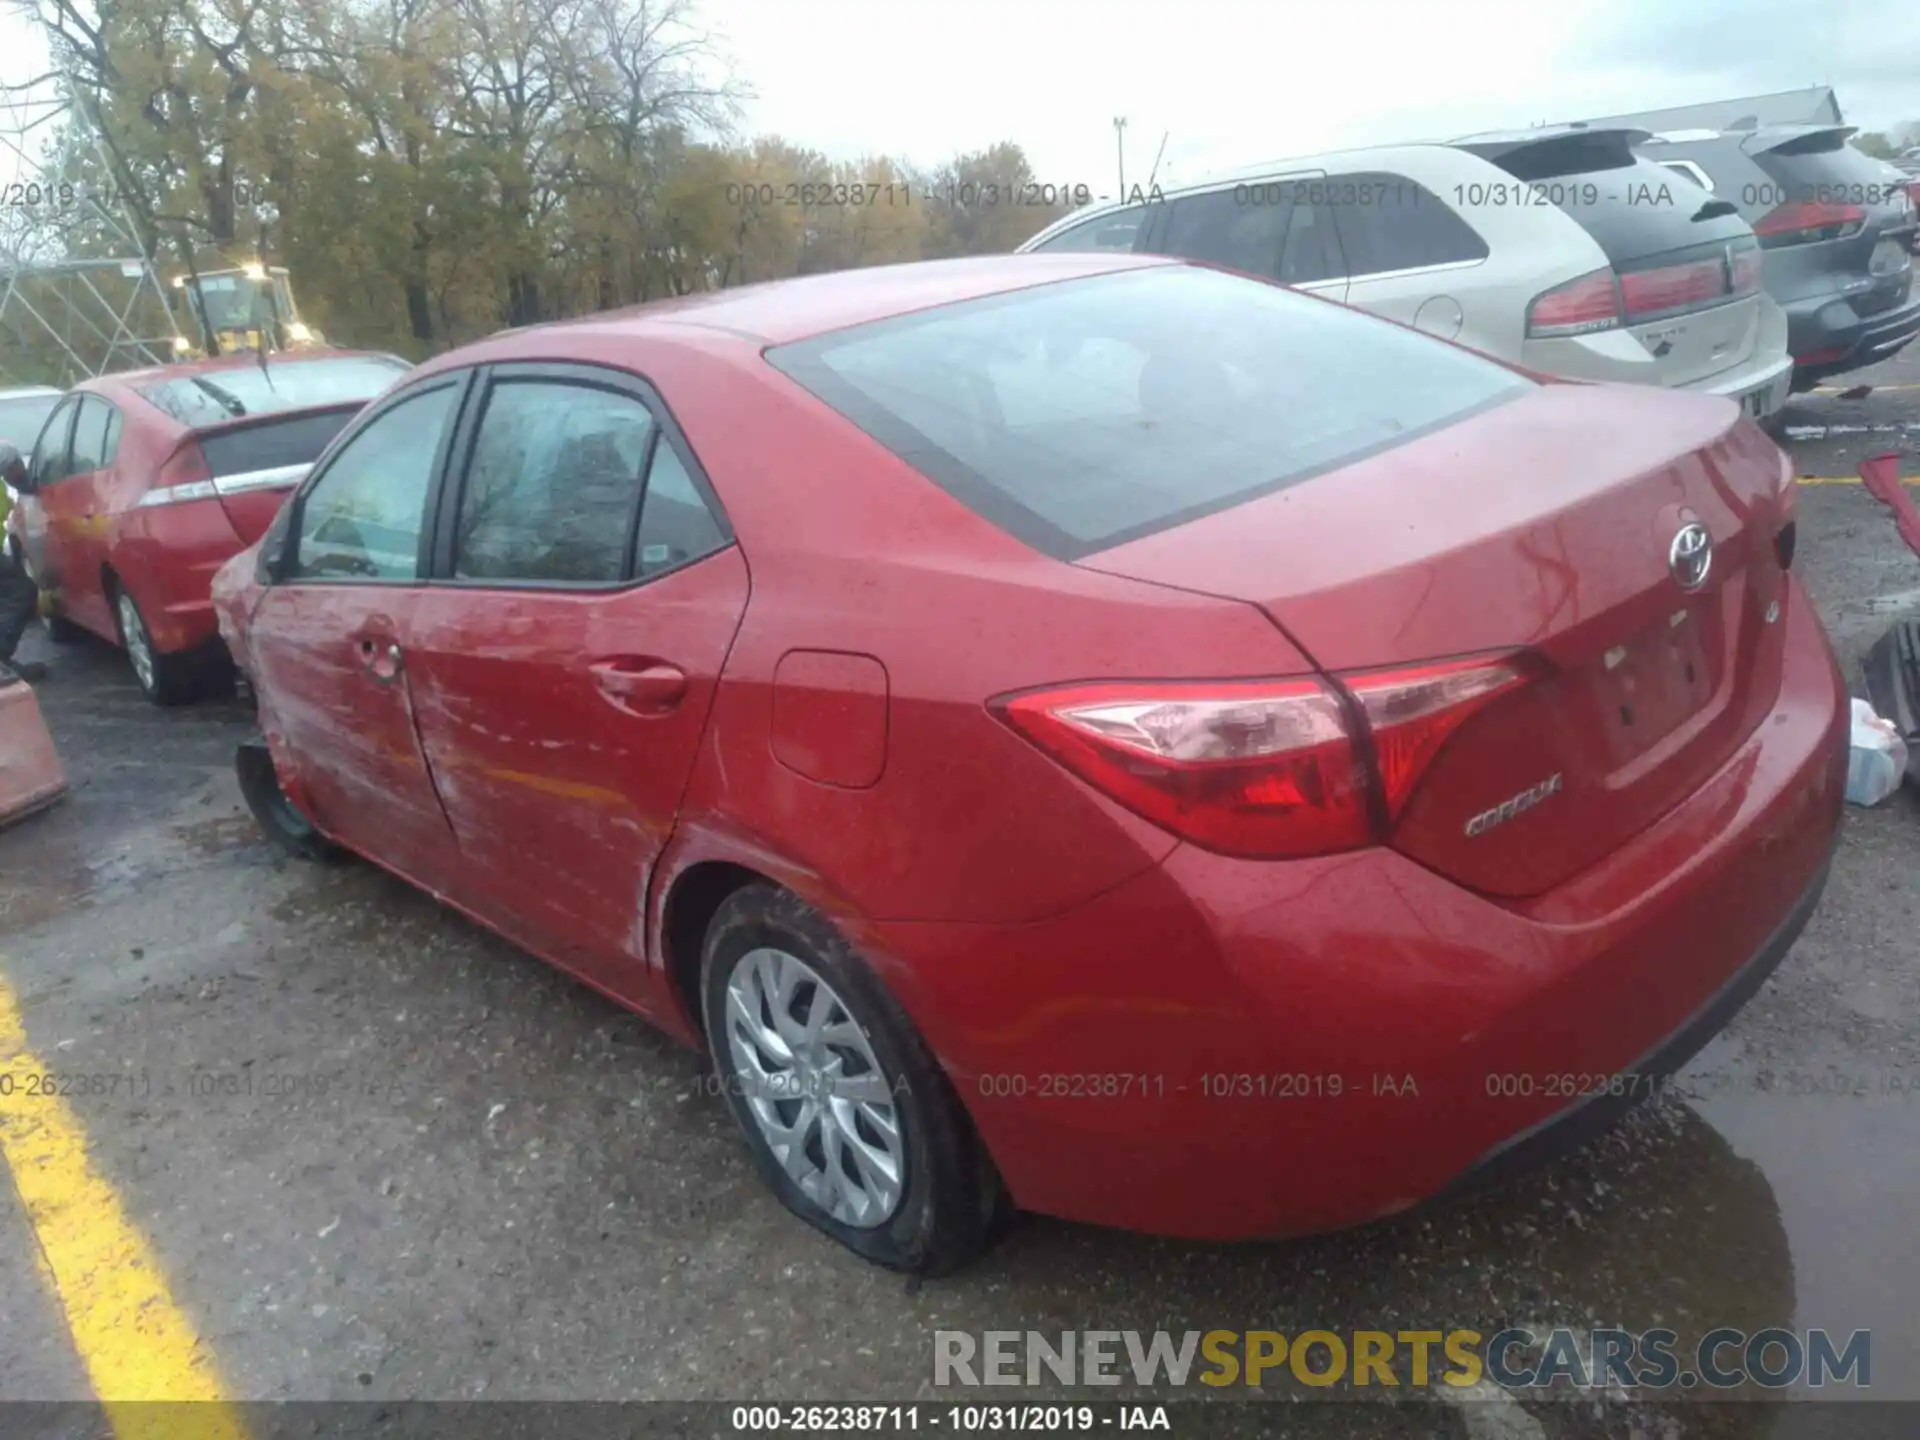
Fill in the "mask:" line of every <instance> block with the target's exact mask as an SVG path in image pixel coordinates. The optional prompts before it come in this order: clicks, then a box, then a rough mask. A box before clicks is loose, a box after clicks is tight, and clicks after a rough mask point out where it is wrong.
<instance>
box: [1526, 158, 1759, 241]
mask: <svg viewBox="0 0 1920 1440" xmlns="http://www.w3.org/2000/svg"><path fill="white" fill-rule="evenodd" d="M1490 158H1492V159H1493V163H1494V164H1496V165H1498V166H1499V167H1500V168H1501V169H1502V170H1505V171H1506V172H1507V173H1508V174H1509V175H1512V176H1514V177H1515V178H1516V179H1520V180H1529V181H1532V182H1533V193H1535V194H1537V195H1539V196H1540V197H1541V198H1542V199H1543V200H1544V201H1545V202H1546V203H1548V204H1552V205H1557V206H1558V207H1559V208H1560V209H1561V210H1563V211H1565V212H1566V213H1567V214H1568V215H1571V216H1572V217H1573V218H1574V219H1575V220H1577V221H1579V222H1580V226H1581V228H1582V229H1584V230H1585V231H1586V232H1587V233H1588V234H1589V235H1591V236H1592V237H1593V238H1594V239H1595V241H1597V242H1598V243H1599V246H1600V248H1601V249H1602V250H1603V251H1605V252H1606V256H1607V260H1608V261H1609V262H1610V263H1611V264H1612V265H1613V266H1614V268H1615V269H1628V270H1630V269H1634V268H1636V266H1637V265H1638V263H1639V262H1641V261H1645V260H1650V259H1653V258H1655V257H1666V256H1671V255H1672V252H1674V251H1676V250H1685V249H1687V248H1688V247H1690V246H1695V245H1702V246H1704V245H1710V244H1711V245H1715V246H1720V245H1726V244H1728V243H1730V242H1735V241H1740V240H1750V239H1751V238H1752V235H1753V229H1752V227H1751V226H1750V225H1748V224H1747V222H1746V221H1745V220H1743V219H1742V218H1741V217H1740V213H1739V210H1738V209H1737V208H1736V207H1735V206H1734V205H1733V204H1732V203H1731V202H1729V201H1727V200H1725V199H1723V198H1718V197H1716V196H1714V195H1713V194H1712V192H1710V191H1707V190H1703V189H1702V188H1701V187H1700V186H1699V185H1697V184H1695V183H1694V182H1693V181H1692V180H1689V179H1688V178H1687V177H1686V176H1684V175H1679V174H1676V173H1675V172H1674V171H1672V170H1669V169H1668V168H1667V167H1666V166H1664V165H1656V164H1655V163H1654V162H1653V161H1651V160H1643V159H1641V158H1639V157H1638V156H1636V155H1635V154H1634V153H1633V151H1631V150H1630V149H1628V148H1627V146H1626V144H1625V142H1624V141H1606V140H1603V139H1601V138H1600V137H1593V138H1591V139H1589V138H1585V137H1569V138H1568V139H1567V140H1564V141H1557V142H1552V143H1546V144H1540V145H1529V146H1526V147H1525V148H1523V149H1520V150H1516V151H1514V152H1512V153H1511V154H1508V155H1502V156H1496V157H1490Z"/></svg>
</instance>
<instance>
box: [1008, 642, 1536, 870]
mask: <svg viewBox="0 0 1920 1440" xmlns="http://www.w3.org/2000/svg"><path fill="white" fill-rule="evenodd" d="M1521 681H1522V675H1521V672H1520V671H1519V669H1518V668H1517V667H1515V666H1514V665H1513V664H1512V663H1510V662H1508V661H1505V660H1496V661H1488V660H1484V659H1479V660H1467V661H1457V662H1444V663H1440V664H1434V665H1423V666H1417V667H1410V668H1406V669H1396V670H1391V671H1374V672H1369V673H1364V674H1354V675H1349V676H1345V677H1342V681H1341V683H1342V684H1343V685H1344V687H1345V688H1346V689H1347V690H1348V692H1349V693H1350V694H1351V695H1352V697H1353V699H1354V700H1355V701H1356V702H1357V703H1358V706H1359V709H1360V713H1361V715H1362V716H1363V717H1364V723H1365V733H1364V734H1361V735H1358V736H1356V734H1355V732H1354V729H1353V726H1352V724H1351V723H1350V721H1349V718H1348V717H1349V711H1348V707H1347V705H1346V704H1345V703H1344V701H1343V699H1342V697H1341V696H1340V695H1339V694H1338V693H1337V691H1336V690H1335V688H1334V686H1332V685H1330V684H1328V683H1327V682H1325V681H1322V680H1317V679H1287V680H1221V681H1192V680H1188V681H1105V682H1098V683H1090V684H1085V685H1071V686H1065V687H1062V688H1060V689H1056V690H1046V691H1038V692H1032V693H1029V694H1025V695H1015V696H1011V697H1007V698H1004V699H1001V700H997V701H995V702H994V703H993V709H994V710H995V711H996V712H997V713H999V714H1000V715H1001V716H1002V718H1004V719H1005V720H1006V721H1007V722H1008V723H1009V724H1010V725H1012V726H1013V728H1014V729H1016V730H1018V731H1019V732H1020V733H1021V734H1022V735H1024V736H1026V738H1027V739H1029V740H1031V741H1032V742H1033V743H1034V744H1035V745H1037V746H1038V747H1039V748H1040V749H1041V750H1043V751H1045V752H1046V753H1047V754H1049V755H1051V756H1052V757H1053V758H1054V759H1055V760H1057V761H1059V762H1060V763H1061V764H1062V765H1064V766H1066V767H1067V768H1068V769H1069V770H1071V771H1072V772H1073V773H1074V774H1076V775H1078V776H1079V777H1080V778H1081V779H1082V780H1084V781H1086V782H1087V783H1088V784H1089V785H1092V786H1093V787H1094V788H1095V789H1097V790H1099V791H1101V792H1102V793H1104V794H1106V795H1108V796H1110V797H1112V798H1113V799H1114V800H1117V801H1118V802H1119V803H1120V804H1122V805H1125V806H1126V807H1127V808H1128V809H1129V810H1133V811H1135V812H1137V813H1138V814H1140V815H1143V816H1145V817H1146V818H1147V819H1149V820H1151V821H1153V822H1154V823H1155V824H1157V825H1161V826H1164V827H1165V828H1166V829H1168V830H1171V831H1172V832H1173V833H1174V834H1176V835H1179V836H1181V837H1182V838H1183V839H1186V840H1191V841H1192V842H1193V843H1194V844H1196V845H1199V846H1201V847H1202V848H1204V849H1207V850H1214V851H1218V852H1220V853H1222V854H1227V855H1240V856H1246V857H1249V858H1258V859H1283V858H1289V857H1298V856H1304V855H1325V854H1331V853H1334V852H1337V851H1341V850H1352V849H1356V848H1358V847H1359V846H1362V845H1367V844H1370V843H1373V842H1374V841H1376V840H1378V839H1379V838H1381V837H1380V835H1379V834H1378V830H1377V826H1376V824H1375V809H1374V806H1375V797H1376V796H1377V797H1378V802H1379V804H1380V805H1381V806H1382V807H1383V808H1384V814H1385V817H1386V819H1387V820H1388V822H1389V823H1391V821H1392V820H1393V819H1394V818H1396V817H1397V816H1398V815H1399V814H1400V812H1401V810H1402V809H1403V808H1404V807H1405V805H1406V801H1407V797H1408V796H1409V795H1411V794H1412V793H1413V788H1414V786H1415V785H1416V784H1417V783H1418V781H1419V779H1420V777H1421V775H1422V774H1423V773H1425V771H1426V769H1427V767H1428V766H1429V765H1430V764H1431V763H1432V762H1433V757H1434V756H1435V755H1436V754H1438V753H1439V751H1440V747H1441V746H1442V745H1443V744H1444V743H1445V742H1446V740H1447V737H1448V736H1449V735H1451V734H1452V733H1453V732H1454V731H1455V730H1456V729H1457V728H1458V727H1459V726H1460V724H1461V722H1462V721H1464V720H1465V719H1466V718H1467V717H1468V716H1469V715H1471V714H1472V713H1473V712H1474V711H1475V710H1477V709H1479V708H1480V707H1481V706H1482V705H1484V704H1486V703H1487V702H1488V701H1489V700H1491V699H1493V697H1494V696H1496V695H1498V694H1500V693H1502V692H1503V691H1505V690H1507V689H1509V688H1511V687H1512V686H1514V685H1518V684H1520V683H1521Z"/></svg>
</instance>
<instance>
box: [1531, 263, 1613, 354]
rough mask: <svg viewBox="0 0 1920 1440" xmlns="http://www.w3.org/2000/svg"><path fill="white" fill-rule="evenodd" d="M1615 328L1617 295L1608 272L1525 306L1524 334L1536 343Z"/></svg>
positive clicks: (1599, 272) (1572, 282)
mask: <svg viewBox="0 0 1920 1440" xmlns="http://www.w3.org/2000/svg"><path fill="white" fill-rule="evenodd" d="M1619 324H1620V291H1619V287H1618V285H1617V284H1616V283H1615V280H1614V274H1613V271H1611V270H1595V271H1594V272H1593V273H1592V274H1590V275H1582V276H1581V277H1580V278H1579V279H1578V280H1569V281H1568V282H1567V283H1566V284H1564V285H1556V286H1554V288H1553V289H1551V290H1548V291H1545V292H1544V293H1542V294H1540V295H1536V296H1535V297H1534V300H1533V303H1532V304H1531V305H1529V306H1527V334H1528V336H1529V337H1530V338H1532V339H1536V340H1538V339H1546V338H1549V337H1551V336H1556V335H1586V334H1590V333H1592V332H1593V331H1596V330H1612V329H1615V328H1617V327H1618V326H1619Z"/></svg>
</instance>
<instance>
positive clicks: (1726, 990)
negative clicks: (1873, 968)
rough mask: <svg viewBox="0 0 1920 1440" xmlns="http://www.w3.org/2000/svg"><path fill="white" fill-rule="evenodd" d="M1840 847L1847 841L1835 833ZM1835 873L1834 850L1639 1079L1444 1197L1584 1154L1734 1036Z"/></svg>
mask: <svg viewBox="0 0 1920 1440" xmlns="http://www.w3.org/2000/svg"><path fill="white" fill-rule="evenodd" d="M1834 841H1835V846H1836V848H1837V845H1838V841H1839V834H1838V832H1837V831H1836V832H1835V834H1834ZM1832 868H1833V854H1832V851H1831V850H1829V852H1828V855H1827V859H1826V861H1825V862H1824V863H1823V864H1822V865H1821V866H1820V870H1819V872H1818V873H1817V874H1816V875H1815V876H1814V878H1813V882H1812V883H1811V884H1810V885H1808V886H1807V888H1806V891H1805V892H1804V893H1803V894H1802V895H1801V896H1800V899H1799V901H1798V903H1796V904H1795V905H1794V907H1793V909H1792V911H1790V912H1789V913H1788V915H1787V917H1786V919H1785V920H1783V921H1781V923H1780V928H1779V929H1777V930H1775V931H1774V932H1773V934H1772V935H1770V936H1768V937H1767V941H1766V943H1765V944H1764V945H1762V946H1761V947H1760V950H1759V953H1758V954H1756V955H1755V956H1754V957H1753V958H1752V959H1751V960H1749V961H1748V962H1747V963H1746V964H1745V965H1743V966H1742V967H1741V968H1740V969H1739V970H1737V971H1736V972H1735V973H1734V974H1733V976H1732V977H1731V978H1730V979H1729V980H1728V981H1727V983H1726V984H1725V985H1723V986H1721V987H1720V989H1719V991H1718V992H1716V993H1715V994H1714V996H1713V997H1712V998H1711V999H1709V1000H1708V1001H1707V1002H1706V1003H1705V1004H1704V1005H1702V1006H1701V1007H1700V1009H1699V1010H1697V1011H1695V1012H1694V1014H1693V1015H1692V1016H1691V1017H1690V1018H1689V1019H1688V1020H1687V1022H1686V1023H1685V1024H1684V1025H1682V1026H1681V1027H1680V1028H1679V1029H1678V1030H1676V1031H1674V1032H1673V1033H1672V1034H1671V1035H1669V1036H1668V1037H1667V1038H1666V1039H1665V1040H1663V1041H1661V1042H1660V1044H1658V1045H1657V1046H1655V1047H1654V1048H1653V1049H1652V1050H1650V1051H1648V1052H1647V1053H1646V1054H1645V1055H1643V1056H1641V1057H1640V1058H1639V1059H1638V1060H1636V1061H1635V1062H1634V1063H1633V1064H1631V1065H1629V1066H1627V1067H1626V1068H1625V1069H1624V1070H1623V1071H1621V1075H1622V1077H1623V1080H1624V1079H1625V1078H1626V1077H1631V1083H1623V1084H1622V1086H1620V1087H1619V1088H1617V1089H1608V1090H1596V1091H1595V1092H1594V1093H1592V1094H1589V1095H1587V1096H1585V1097H1584V1098H1582V1099H1580V1100H1576V1101H1575V1102H1574V1103H1573V1104H1572V1105H1569V1106H1568V1107H1567V1108H1566V1109H1565V1110H1562V1111H1561V1112H1560V1113H1559V1114H1557V1115H1554V1116H1551V1117H1550V1118H1548V1119H1546V1120H1543V1121H1541V1122H1540V1123H1539V1124H1538V1125H1536V1126H1534V1127H1533V1128H1532V1129H1531V1130H1526V1131H1522V1132H1521V1133H1520V1134H1518V1135H1514V1136H1511V1137H1509V1138H1508V1139H1506V1140H1503V1141H1501V1142H1500V1143H1499V1144H1498V1145H1496V1146H1494V1148H1493V1149H1492V1150H1490V1151H1488V1152H1487V1153H1486V1154H1485V1155H1483V1156H1481V1157H1480V1158H1479V1159H1478V1160H1476V1161H1475V1162H1474V1163H1473V1165H1472V1166H1471V1167H1470V1168H1469V1169H1468V1170H1466V1171H1465V1172H1463V1173H1462V1174H1461V1175H1459V1176H1458V1177H1457V1178H1456V1179H1455V1180H1454V1181H1453V1183H1452V1184H1451V1185H1449V1186H1448V1187H1447V1188H1446V1190H1444V1191H1443V1192H1441V1193H1442V1194H1447V1195H1450V1194H1455V1193H1457V1192H1460V1191H1464V1190H1470V1189H1475V1188H1478V1187H1479V1186H1482V1185H1486V1184H1490V1183H1492V1182H1494V1181H1497V1180H1501V1179H1504V1178H1506V1177H1508V1176H1511V1175H1516V1174H1520V1173H1523V1172H1524V1171H1527V1170H1530V1169H1532V1168H1533V1167H1534V1166H1535V1165H1539V1164H1543V1163H1545V1162H1546V1161H1547V1160H1549V1159H1551V1158H1553V1157H1554V1156H1555V1155H1560V1154H1565V1153H1567V1152H1568V1151H1572V1150H1577V1149H1579V1148H1580V1147H1581V1146H1582V1145H1584V1144H1586V1143H1587V1142H1588V1141H1589V1140H1592V1139H1594V1138H1595V1137H1596V1136H1599V1135H1602V1134H1604V1133H1605V1132H1606V1131H1607V1130H1608V1129H1609V1128H1611V1127H1612V1126H1613V1125H1614V1124H1615V1123H1616V1122H1617V1121H1619V1120H1620V1119H1621V1118H1622V1117H1623V1116H1624V1115H1625V1114H1626V1113H1627V1112H1628V1111H1629V1110H1631V1109H1633V1108H1634V1107H1635V1106H1636V1105H1639V1104H1641V1103H1643V1102H1644V1101H1646V1100H1649V1099H1651V1098H1652V1097H1653V1093H1654V1090H1655V1088H1656V1087H1657V1086H1658V1085H1659V1083H1660V1082H1661V1081H1663V1080H1665V1079H1667V1078H1668V1077H1669V1076H1672V1075H1675V1074H1678V1073H1679V1071H1680V1069H1681V1067H1682V1066H1684V1065H1685V1064H1686V1063H1687V1062H1688V1061H1689V1060H1691V1059H1692V1058H1693V1057H1694V1056H1695V1055H1698V1054H1699V1053H1700V1051H1701V1050H1702V1049H1703V1048H1705V1046H1706V1044H1707V1042H1708V1041H1710V1040H1712V1039H1713V1037H1714V1036H1716V1035H1718V1034H1719V1033H1720V1032H1721V1031H1722V1030H1724V1029H1726V1027H1727V1025H1728V1023H1729V1022H1730V1021H1731V1020H1732V1019H1733V1017H1734V1016H1735V1015H1736V1014H1738V1013H1739V1010H1740V1007H1741V1006H1743V1005H1745V1004H1746V1003H1747V1001H1749V1000H1750V999H1752V998H1753V996H1754V994H1755V992H1757V991H1758V990H1759V989H1760V987H1761V986H1762V985H1764V984H1766V982H1767V980H1768V978H1769V977H1770V976H1771V975H1772V974H1773V972H1774V971H1775V970H1777V969H1779V968H1780V962H1781V961H1782V960H1785V959H1786V958H1787V952H1788V951H1789V950H1791V949H1793V942H1794V941H1796V940H1798V939H1799V938H1800V932H1801V931H1802V930H1804V929H1806V928H1807V921H1809V920H1811V919H1812V918H1813V912H1814V910H1815V909H1816V908H1818V906H1819V904H1820V897H1821V895H1822V894H1824V893H1825V891H1826V888H1827V876H1828V874H1829V873H1831V871H1832Z"/></svg>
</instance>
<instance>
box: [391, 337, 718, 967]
mask: <svg viewBox="0 0 1920 1440" xmlns="http://www.w3.org/2000/svg"><path fill="white" fill-rule="evenodd" d="M668 431H669V427H668V426H667V424H666V422H665V414H664V410H663V409H660V408H659V406H658V402H657V400H656V399H655V398H654V397H653V396H652V394H651V393H650V392H649V391H647V390H646V389H645V387H643V386H641V385H640V384H638V382H635V381H633V380H631V379H629V378H627V377H624V376H621V375H619V374H618V373H617V372H611V371H600V370H596V369H593V368H590V367H576V366H567V367H556V366H510V367H501V368H499V369H498V370H496V371H495V372H493V374H492V376H491V377H490V379H489V381H488V387H487V397H486V401H485V406H484V409H482V410H481V412H480V416H479V420H478V426H477V430H476V432H475V434H474V438H473V442H472V446H471V451H470V453H471V456H472V458H471V461H470V463H469V464H468V466H467V469H466V473H465V477H464V481H463V483H462V485H461V486H460V489H459V491H458V495H457V498H456V496H455V492H454V489H453V487H452V486H451V485H449V488H448V496H449V498H448V502H447V518H446V520H445V521H444V522H443V526H442V534H441V542H440V547H441V548H440V553H439V555H438V557H437V562H436V572H435V581H434V584H433V585H432V586H431V587H430V588H429V589H428V590H426V591H425V592H424V593H423V597H422V599H421V600H420V602H419V605H418V607H417V608H416V609H415V611H414V612H413V615H412V620H411V627H410V638H409V641H408V644H407V670H408V674H409V675H410V676H411V677H412V682H413V687H414V689H413V693H414V701H415V704H416V706H417V710H418V716H419V721H420V732H421V738H422V741H423V742H424V745H425V749H426V755H427V760H428V763H429V764H430V766H431V768H432V770H433V773H434V776H435V778H436V779H437V781H438V782H439V787H440V794H441V796H442V798H443V800H444V802H445V805H446V811H447V814H448V816H449V818H450V819H451V820H452V822H453V828H454V832H455V834H456V836H457V837H458V841H459V845H460V850H461V855H462V860H463V865H464V870H463V876H462V878H463V881H464V882H465V883H466V884H467V885H468V887H469V889H468V891H467V893H465V894H463V895H462V896H461V899H462V902H463V903H464V904H466V905H468V906H469V907H470V908H472V909H473V910H475V912H476V913H479V914H482V915H484V916H485V917H486V918H488V919H490V920H492V921H493V922H494V923H495V924H498V925H500V926H501V928H503V929H505V930H507V931H508V932H509V933H511V934H513V935H515V936H516V937H517V938H520V939H522V940H523V942H524V943H526V944H527V945H529V946H531V947H532V948H534V949H537V950H539V951H541V952H542V953H543V954H546V955H548V956H550V957H552V958H553V959H555V960H558V961H560V962H561V963H563V964H567V965H569V966H571V967H572V968H574V969H576V970H579V971H581V972H582V973H584V974H586V975H588V976H589V977H590V978H592V979H594V980H596V981H598V982H599V983H601V984H603V985H605V986H607V987H608V988H610V989H613V990H616V991H618V992H620V993H622V994H624V995H626V996H627V997H628V998H629V999H631V1000H633V1001H634V1002H635V1003H639V1004H645V1003H646V998H645V996H644V995H641V994H638V993H636V987H637V985H638V984H639V982H640V977H641V975H642V974H643V973H644V972H643V971H642V969H641V967H640V966H639V965H638V964H637V962H638V961H639V960H640V958H641V957H642V955H643V945H642V939H641V937H642V935H643V933H644V927H643V925H642V921H641V917H642V914H643V911H644V905H645V896H646V892H647V880H648V876H649V874H650V872H651V869H652V866H653V864H654V862H655V861H656V860H657V859H658V857H659V855H660V852H661V850H662V849H663V847H664V846H665V844H666V841H667V838H668V836H669V835H670V833H671V832H672V828H673V823H674V818H675V815H676V812H677V811H678V808H679V803H680V796H681V793H682V792H683V791H684V789H685V787H686V781H687V776H688V774H689V773H690V771H691V769H692V766H693V760H694V754H695V751H696V750H697V748H698V746H699V743H700V737H701V734H702V731H703V729H704V727H705V724H706V717H707V711H708V708H709V706H710V704H711V701H712V697H713V692H714V689H715V686H716V683H717V681H718V678H719V674H720V670H721V666H722V665H723V663H724V662H725V659H726V655H727V651H728V649H729V647H730V646H731V645H732V643H733V636H734V632H735V630H736V629H737V628H738V626H739V622H740V617H741V615H742V614H743V613H744V611H745V608H746V600H747V573H746V565H745V563H744V561H743V560H742V559H741V557H740V552H739V549H738V547H736V546H734V545H732V544H731V543H730V537H729V536H728V534H727V531H726V529H725V526H724V521H723V520H722V519H721V518H720V512H719V509H718V506H717V505H716V504H714V503H713V502H712V501H711V499H710V497H709V495H708V493H707V491H706V489H705V485H704V481H703V480H702V479H699V478H696V474H697V472H696V467H695V465H694V463H693V457H692V454H691V451H690V450H689V449H687V447H686V446H685V444H684V442H683V441H682V440H681V439H680V438H679V437H678V436H677V435H673V434H669V433H668ZM462 448H463V449H465V448H467V447H466V446H465V445H464V444H463V447H462Z"/></svg>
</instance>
